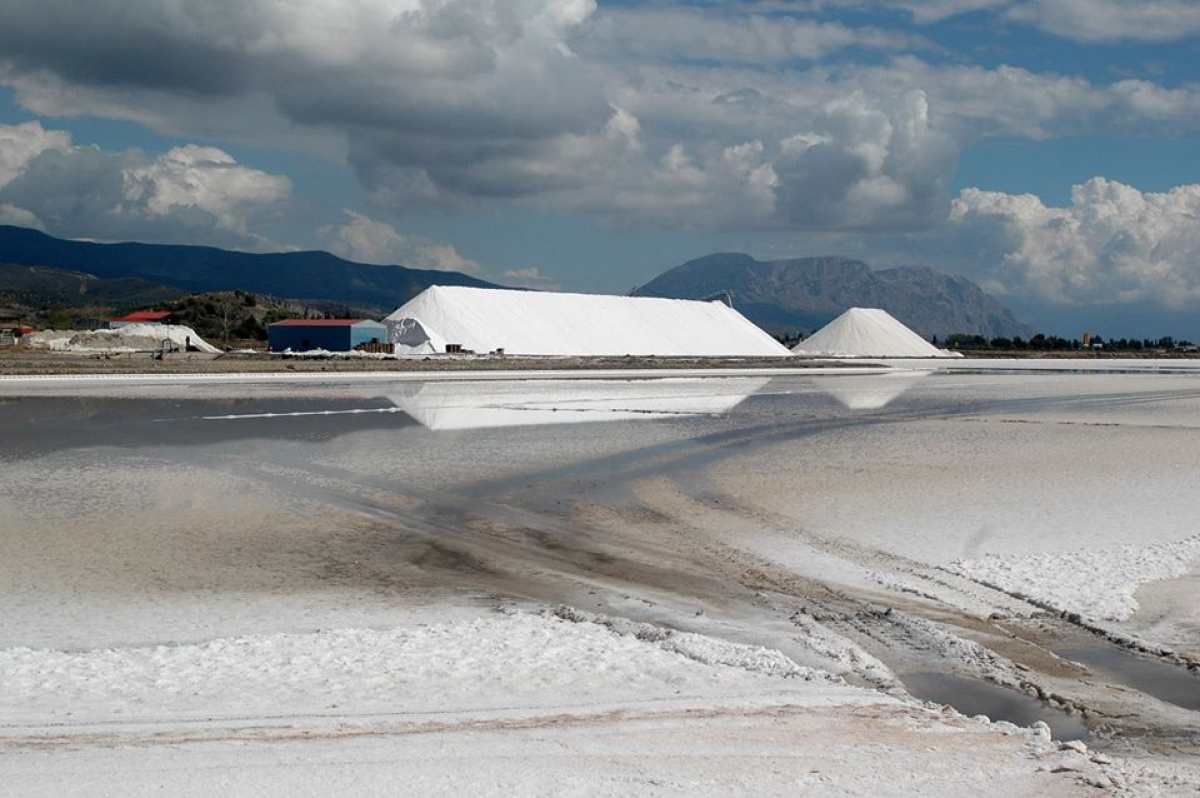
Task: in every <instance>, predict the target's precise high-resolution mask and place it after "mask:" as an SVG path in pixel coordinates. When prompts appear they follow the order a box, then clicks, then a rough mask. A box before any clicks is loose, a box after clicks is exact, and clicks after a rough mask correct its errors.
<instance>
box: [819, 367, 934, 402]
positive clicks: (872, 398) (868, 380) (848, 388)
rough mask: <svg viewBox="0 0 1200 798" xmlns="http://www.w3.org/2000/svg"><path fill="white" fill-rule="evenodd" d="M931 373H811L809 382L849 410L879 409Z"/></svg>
mask: <svg viewBox="0 0 1200 798" xmlns="http://www.w3.org/2000/svg"><path fill="white" fill-rule="evenodd" d="M932 373H933V372H932V371H890V372H886V373H884V374H849V375H846V376H844V377H843V376H834V377H814V378H813V384H815V385H816V386H817V387H818V388H820V389H821V390H822V391H825V393H827V394H829V395H830V396H832V397H833V398H834V399H836V400H838V401H839V402H840V403H841V404H842V405H843V406H845V407H847V408H849V409H850V410H879V409H880V408H883V407H887V405H889V404H890V403H891V402H893V401H895V400H896V399H897V398H898V397H899V396H901V395H902V394H903V393H905V392H906V391H908V390H909V389H910V388H912V387H913V386H914V385H916V384H917V383H919V382H920V381H921V380H923V379H925V378H926V377H928V376H929V375H930V374H932Z"/></svg>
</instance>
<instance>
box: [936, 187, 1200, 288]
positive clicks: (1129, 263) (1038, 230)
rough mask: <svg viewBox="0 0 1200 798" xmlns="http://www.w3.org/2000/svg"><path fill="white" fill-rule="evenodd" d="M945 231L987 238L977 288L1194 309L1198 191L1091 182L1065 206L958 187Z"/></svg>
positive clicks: (1199, 277)
mask: <svg viewBox="0 0 1200 798" xmlns="http://www.w3.org/2000/svg"><path fill="white" fill-rule="evenodd" d="M950 219H951V225H952V226H953V227H954V228H957V230H956V234H957V235H958V236H959V237H960V238H962V239H964V240H965V239H968V238H970V239H974V240H975V241H980V242H986V246H987V251H986V252H984V253H981V254H983V255H984V258H985V259H986V260H988V261H990V262H984V263H981V264H980V268H981V273H982V275H983V276H985V285H986V287H989V288H991V289H992V290H993V291H996V292H1000V293H1007V294H1015V295H1025V296H1030V297H1033V298H1035V299H1038V300H1041V301H1043V302H1048V303H1059V304H1104V303H1116V304H1123V303H1142V302H1153V303H1158V304H1161V305H1165V306H1166V307H1169V308H1181V307H1185V306H1194V305H1196V304H1197V303H1200V185H1196V184H1192V185H1184V186H1178V187H1176V188H1173V189H1171V190H1170V191H1166V192H1162V193H1152V192H1142V191H1139V190H1138V189H1136V188H1134V187H1132V186H1128V185H1125V184H1123V183H1118V182H1116V181H1113V180H1107V179H1105V178H1103V177H1095V178H1093V179H1091V180H1089V181H1087V182H1086V183H1083V184H1081V185H1077V186H1075V187H1074V190H1073V191H1072V194H1071V204H1070V205H1068V206H1066V207H1054V206H1047V205H1045V204H1044V203H1043V202H1042V201H1041V200H1040V199H1039V198H1038V197H1036V196H1033V195H1028V194H1027V195H1013V194H1004V193H1000V192H994V191H980V190H979V189H974V188H972V189H965V190H964V191H962V192H961V194H960V195H959V197H958V198H957V199H956V200H955V201H954V203H953V208H952V212H951V217H950Z"/></svg>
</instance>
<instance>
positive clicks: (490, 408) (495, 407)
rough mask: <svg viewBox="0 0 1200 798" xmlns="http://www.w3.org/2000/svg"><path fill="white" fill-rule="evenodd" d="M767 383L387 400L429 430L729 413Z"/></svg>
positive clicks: (742, 380)
mask: <svg viewBox="0 0 1200 798" xmlns="http://www.w3.org/2000/svg"><path fill="white" fill-rule="evenodd" d="M768 382H770V379H769V378H766V377H762V378H757V377H755V378H749V377H727V378H719V379H698V378H697V379H661V380H539V381H524V382H430V383H423V384H417V385H413V386H411V387H409V386H405V388H408V390H404V389H403V388H402V389H401V390H399V391H397V392H396V393H392V394H390V395H389V398H390V399H391V401H392V402H393V403H394V404H395V405H396V407H398V408H400V409H402V410H403V411H404V412H405V413H407V414H408V415H410V416H412V417H413V418H414V419H416V420H417V421H418V422H419V423H420V424H422V425H424V426H425V427H427V428H429V429H431V430H463V429H483V428H488V427H516V426H531V425H536V424H582V423H587V422H595V421H623V420H633V419H647V418H672V417H676V416H695V415H719V414H723V413H728V412H729V411H730V410H732V409H733V408H735V407H736V406H737V405H738V404H740V403H741V402H742V401H743V400H744V399H746V398H747V397H749V396H751V395H752V394H754V393H755V392H757V391H758V390H760V389H761V388H763V387H764V386H765V385H766V384H767V383H768Z"/></svg>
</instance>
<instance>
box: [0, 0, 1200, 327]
mask: <svg viewBox="0 0 1200 798" xmlns="http://www.w3.org/2000/svg"><path fill="white" fill-rule="evenodd" d="M80 9H81V6H80V5H79V3H78V2H77V0H36V2H35V1H34V0H6V2H5V13H4V16H5V21H4V25H3V26H0V224H15V225H21V226H27V227H35V228H38V229H41V230H44V231H45V232H47V233H50V234H52V235H56V236H61V237H65V238H79V239H90V240H98V241H129V240H136V241H147V242H162V243H166V242H170V243H192V244H208V245H213V246H221V247H228V248H233V249H241V250H247V251H263V252H268V251H280V250H292V249H313V248H317V249H326V250H329V251H331V252H334V253H336V254H338V255H341V256H343V257H346V258H350V259H353V260H357V261H361V262H367V263H380V264H390V263H398V264H402V265H406V266H414V267H420V268H431V269H449V270H455V271H463V272H467V273H470V274H474V275H477V276H479V277H482V278H485V279H488V280H492V281H494V282H498V283H502V284H506V285H520V286H526V287H544V288H554V289H561V290H570V291H583V292H607V293H624V292H626V291H628V290H629V289H631V288H632V287H634V286H636V285H640V284H643V283H645V282H647V281H649V280H650V279H652V278H653V277H654V276H656V275H657V274H659V273H661V272H663V271H666V270H667V269H669V268H671V267H673V266H676V265H678V264H680V263H682V262H684V261H686V260H689V259H691V258H695V257H699V256H702V255H705V254H708V253H711V252H746V253H749V254H751V255H753V256H755V257H758V258H760V259H767V260H770V259H779V258H796V257H807V256H818V255H844V256H848V257H854V258H860V259H863V260H865V261H867V262H868V263H870V264H871V265H872V266H873V267H876V268H883V267H889V266H898V265H908V264H922V265H928V266H932V267H934V268H937V269H942V270H944V271H948V272H952V273H955V274H961V275H963V276H965V277H968V278H970V279H972V280H974V281H976V282H978V283H979V284H980V285H981V286H982V287H983V288H984V289H985V290H987V291H989V292H990V293H992V294H993V295H994V296H995V297H996V298H997V299H998V300H1000V301H1001V302H1002V303H1003V304H1004V305H1006V306H1007V307H1010V308H1011V309H1013V310H1014V311H1015V312H1016V313H1017V314H1018V316H1019V317H1021V318H1022V319H1023V320H1025V321H1028V322H1029V323H1031V324H1032V325H1033V326H1034V327H1036V328H1037V329H1039V330H1042V331H1045V332H1048V333H1054V334H1059V335H1070V336H1072V337H1077V336H1079V335H1081V334H1082V332H1083V331H1085V330H1087V331H1090V332H1093V333H1100V334H1101V335H1107V336H1109V337H1124V336H1138V337H1146V336H1155V337H1157V336H1160V335H1174V336H1176V337H1187V338H1191V339H1192V340H1200V124H1198V123H1200V3H1197V2H1195V0H1141V1H1140V2H1135V1H1134V0H1126V1H1121V0H925V1H924V2H918V0H757V1H756V2H751V1H749V0H747V1H746V2H738V1H737V0H728V1H727V2H714V1H705V0H691V2H688V1H686V0H644V1H643V2H633V1H631V0H627V1H626V2H608V1H606V0H599V1H597V0H287V1H286V2H285V1H284V0H92V2H89V3H88V4H87V7H86V12H82V11H81V10H80Z"/></svg>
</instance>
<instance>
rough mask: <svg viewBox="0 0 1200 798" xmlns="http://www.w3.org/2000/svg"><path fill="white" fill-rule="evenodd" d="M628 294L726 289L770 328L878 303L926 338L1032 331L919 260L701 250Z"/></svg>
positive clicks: (972, 287) (797, 326)
mask: <svg viewBox="0 0 1200 798" xmlns="http://www.w3.org/2000/svg"><path fill="white" fill-rule="evenodd" d="M635 293H637V294H639V295H642V296H662V297H672V298H677V299H709V298H713V297H719V296H730V297H731V298H732V301H733V306H734V308H736V309H737V310H738V311H739V312H740V313H741V314H742V315H744V316H746V317H747V318H748V319H750V320H751V321H753V322H754V323H755V324H757V325H759V326H760V327H762V328H763V329H765V330H767V331H768V332H770V333H773V334H775V335H786V334H791V333H795V332H798V331H799V332H813V331H815V330H817V329H819V328H821V327H823V326H824V325H826V324H828V323H829V322H830V321H832V320H833V319H834V318H835V317H836V316H838V315H840V314H841V313H842V312H843V311H845V310H846V309H848V308H851V307H867V308H882V309H883V310H886V311H887V312H888V313H890V314H891V315H892V316H894V317H896V318H897V319H898V320H900V321H901V322H903V323H904V324H905V325H907V326H908V327H911V328H912V329H913V330H915V331H916V332H918V333H920V334H921V335H922V336H924V337H925V338H929V337H931V336H934V335H937V336H940V337H945V336H947V335H950V334H952V333H966V334H969V335H982V336H984V337H985V338H989V339H990V338H995V337H1003V338H1011V337H1013V336H1021V337H1023V338H1029V337H1030V336H1031V335H1033V333H1034V331H1033V329H1032V328H1030V327H1029V326H1028V325H1026V324H1023V323H1021V322H1020V321H1018V320H1017V318H1016V317H1014V316H1013V314H1012V313H1011V312H1010V311H1008V310H1007V309H1005V308H1004V307H1003V306H1001V305H1000V303H999V302H997V301H996V300H995V299H994V298H993V297H991V296H990V295H988V294H987V293H985V292H984V291H983V289H982V288H980V287H979V286H978V285H976V284H975V283H973V282H971V281H970V280H968V279H966V278H965V277H958V276H956V275H952V274H946V273H944V272H938V271H934V270H933V269H930V268H927V267H925V266H901V267H897V268H891V269H879V270H872V269H871V267H870V266H868V265H867V264H866V263H863V262H862V261H859V260H853V259H851V258H842V257H819V258H796V259H792V260H774V261H760V260H755V259H754V258H752V257H750V256H749V255H743V254H739V253H719V254H715V255H707V256H705V257H702V258H697V259H696V260H691V261H688V262H687V263H684V264H683V265H681V266H676V267H675V268H674V269H671V270H670V271H667V272H664V273H663V274H661V275H659V276H658V277H655V278H654V279H653V280H651V281H650V282H648V283H646V284H645V285H643V286H641V287H640V288H638V289H636V291H635Z"/></svg>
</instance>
